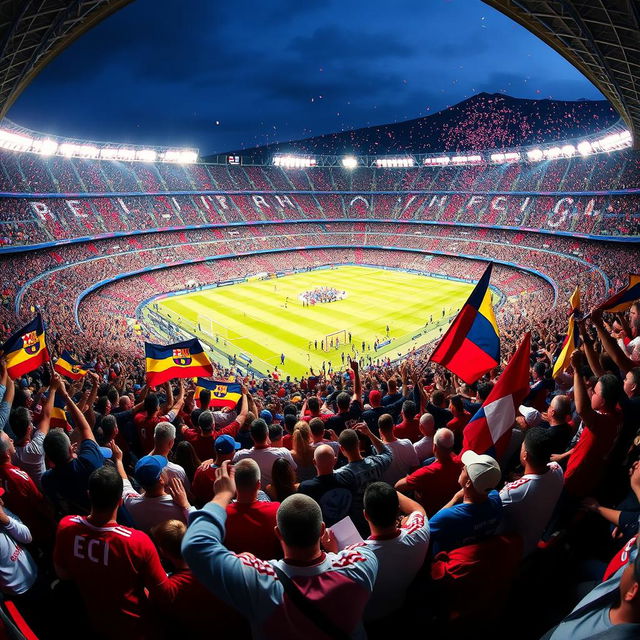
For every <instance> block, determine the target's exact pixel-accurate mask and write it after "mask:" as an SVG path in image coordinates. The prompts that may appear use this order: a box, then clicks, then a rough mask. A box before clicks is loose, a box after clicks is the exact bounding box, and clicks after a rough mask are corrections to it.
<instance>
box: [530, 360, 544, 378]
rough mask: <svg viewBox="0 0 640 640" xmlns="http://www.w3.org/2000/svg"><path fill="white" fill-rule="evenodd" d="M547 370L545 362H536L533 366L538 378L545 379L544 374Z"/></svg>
mask: <svg viewBox="0 0 640 640" xmlns="http://www.w3.org/2000/svg"><path fill="white" fill-rule="evenodd" d="M546 370H547V366H546V365H545V363H544V362H536V363H535V364H534V365H533V371H534V373H535V374H536V375H537V376H538V378H544V374H545V372H546Z"/></svg>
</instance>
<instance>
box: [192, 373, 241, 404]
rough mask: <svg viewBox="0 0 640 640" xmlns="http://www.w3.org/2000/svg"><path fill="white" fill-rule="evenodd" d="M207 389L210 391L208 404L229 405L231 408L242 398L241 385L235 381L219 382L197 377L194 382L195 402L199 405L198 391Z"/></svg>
mask: <svg viewBox="0 0 640 640" xmlns="http://www.w3.org/2000/svg"><path fill="white" fill-rule="evenodd" d="M201 391H209V392H210V393H211V402H210V406H212V407H231V408H232V409H233V408H234V407H235V406H236V405H237V404H238V401H239V400H240V398H242V387H241V386H240V385H239V384H238V383H236V382H221V381H219V380H205V379H204V378H198V381H197V382H196V393H195V397H196V403H197V405H198V407H200V408H202V407H201V403H200V392H201Z"/></svg>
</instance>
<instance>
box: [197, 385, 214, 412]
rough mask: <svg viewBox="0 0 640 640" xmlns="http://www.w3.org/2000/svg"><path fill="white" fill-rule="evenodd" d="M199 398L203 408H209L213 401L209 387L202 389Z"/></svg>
mask: <svg viewBox="0 0 640 640" xmlns="http://www.w3.org/2000/svg"><path fill="white" fill-rule="evenodd" d="M198 400H200V406H201V407H202V408H203V409H207V408H208V407H209V403H210V402H211V391H209V389H202V390H201V391H200V395H199V396H198Z"/></svg>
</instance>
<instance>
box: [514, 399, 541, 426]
mask: <svg viewBox="0 0 640 640" xmlns="http://www.w3.org/2000/svg"><path fill="white" fill-rule="evenodd" d="M518 411H519V412H520V413H521V414H522V417H523V418H524V421H525V422H526V423H527V426H529V427H537V426H538V425H539V424H540V423H541V422H542V416H541V415H540V412H539V411H538V410H537V409H534V408H533V407H525V406H524V405H523V404H521V405H520V406H519V407H518Z"/></svg>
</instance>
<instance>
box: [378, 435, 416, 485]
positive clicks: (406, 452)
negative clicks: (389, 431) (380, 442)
mask: <svg viewBox="0 0 640 640" xmlns="http://www.w3.org/2000/svg"><path fill="white" fill-rule="evenodd" d="M385 444H386V445H387V447H389V449H391V455H392V456H393V458H392V460H391V464H390V465H389V467H388V468H387V470H386V471H385V472H384V473H383V474H382V479H383V480H384V481H385V482H388V483H389V484H390V485H391V486H392V487H393V486H394V485H395V483H396V482H398V480H400V479H401V478H404V477H405V476H406V475H408V474H409V473H411V472H412V471H415V470H416V469H417V468H418V467H419V466H420V460H418V456H417V455H416V450H415V449H414V448H413V443H412V442H411V440H408V439H406V438H398V439H397V440H394V441H393V442H385Z"/></svg>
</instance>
